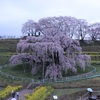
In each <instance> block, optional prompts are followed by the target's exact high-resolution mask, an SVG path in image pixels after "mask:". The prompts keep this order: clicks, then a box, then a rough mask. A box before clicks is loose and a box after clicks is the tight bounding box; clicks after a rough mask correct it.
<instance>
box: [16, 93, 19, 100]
mask: <svg viewBox="0 0 100 100" xmlns="http://www.w3.org/2000/svg"><path fill="white" fill-rule="evenodd" d="M16 96H17V100H19V92H18V91H17V92H16Z"/></svg>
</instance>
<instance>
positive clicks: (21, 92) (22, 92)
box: [7, 89, 32, 100]
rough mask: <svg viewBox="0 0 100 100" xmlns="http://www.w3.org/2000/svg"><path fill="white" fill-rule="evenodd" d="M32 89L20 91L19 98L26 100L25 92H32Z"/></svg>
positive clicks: (9, 99)
mask: <svg viewBox="0 0 100 100" xmlns="http://www.w3.org/2000/svg"><path fill="white" fill-rule="evenodd" d="M31 93H32V90H31V89H24V90H22V91H20V92H19V100H25V98H24V95H25V94H31ZM7 100H11V97H10V98H8V99H7Z"/></svg>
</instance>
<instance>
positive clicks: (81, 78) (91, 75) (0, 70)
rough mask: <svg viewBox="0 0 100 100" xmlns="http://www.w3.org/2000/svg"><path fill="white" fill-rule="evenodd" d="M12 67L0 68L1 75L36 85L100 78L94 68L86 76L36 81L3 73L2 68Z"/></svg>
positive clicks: (99, 74)
mask: <svg viewBox="0 0 100 100" xmlns="http://www.w3.org/2000/svg"><path fill="white" fill-rule="evenodd" d="M8 66H10V65H9V64H6V65H3V66H0V74H1V75H2V76H4V77H7V78H11V79H13V80H20V81H28V82H36V83H40V82H43V83H48V82H71V81H76V80H83V79H87V78H94V77H97V76H100V72H96V68H95V67H93V66H91V67H93V70H92V71H91V72H88V73H85V74H81V75H76V76H69V77H63V78H61V79H56V80H50V79H42V80H41V81H40V80H36V79H34V78H25V77H17V76H13V75H10V74H7V73H5V72H3V71H2V68H5V67H8Z"/></svg>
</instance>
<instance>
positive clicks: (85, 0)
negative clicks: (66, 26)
mask: <svg viewBox="0 0 100 100" xmlns="http://www.w3.org/2000/svg"><path fill="white" fill-rule="evenodd" d="M53 16H72V17H76V18H79V19H86V21H87V22H89V23H94V22H100V0H0V36H22V33H21V27H22V24H23V23H25V22H26V21H28V20H29V19H32V20H34V21H38V20H39V19H40V18H43V17H53Z"/></svg>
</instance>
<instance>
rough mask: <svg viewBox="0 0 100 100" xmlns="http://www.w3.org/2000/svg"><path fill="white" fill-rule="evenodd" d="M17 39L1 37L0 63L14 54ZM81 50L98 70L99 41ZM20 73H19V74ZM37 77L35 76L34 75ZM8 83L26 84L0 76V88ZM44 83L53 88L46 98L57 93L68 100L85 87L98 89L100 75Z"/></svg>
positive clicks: (83, 46)
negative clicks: (65, 81)
mask: <svg viewBox="0 0 100 100" xmlns="http://www.w3.org/2000/svg"><path fill="white" fill-rule="evenodd" d="M18 41H19V39H11V40H9V39H3V40H0V65H4V64H6V63H9V58H10V57H11V56H12V55H13V54H16V44H17V43H18ZM82 50H83V53H84V54H89V55H90V56H91V57H92V65H93V66H96V68H97V71H100V45H99V43H98V44H97V45H96V46H94V45H91V47H89V45H88V46H87V45H86V46H85V45H82ZM5 71H6V72H7V73H12V74H13V75H19V76H24V75H25V73H24V72H23V70H22V71H21V70H18V69H17V71H16V72H14V71H15V69H10V70H8V69H6V70H5ZM19 73H21V74H19ZM25 76H27V77H31V75H29V74H26V75H25ZM36 77H37V76H36ZM9 84H12V85H13V84H14V85H15V84H16V85H18V84H27V83H25V82H21V81H19V82H18V81H15V80H11V79H9V78H5V77H3V76H0V86H1V88H0V90H2V86H4V87H5V86H7V85H9ZM45 85H51V86H52V87H53V88H54V93H53V94H52V95H51V96H49V97H48V99H47V100H52V96H53V95H57V96H58V97H59V98H60V99H59V100H61V99H63V100H66V99H64V98H68V100H75V99H77V98H79V96H82V95H83V94H84V93H85V92H86V88H88V87H91V88H93V89H94V90H97V89H98V90H99V89H100V88H99V87H100V77H97V78H93V79H87V80H80V81H74V82H67V83H52V84H45Z"/></svg>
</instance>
